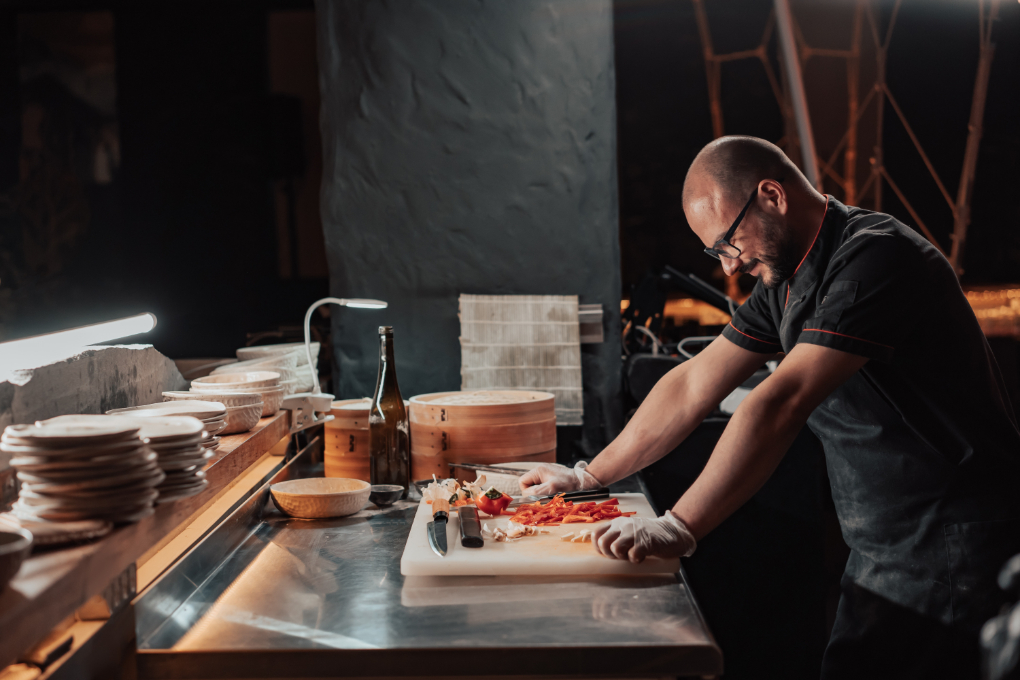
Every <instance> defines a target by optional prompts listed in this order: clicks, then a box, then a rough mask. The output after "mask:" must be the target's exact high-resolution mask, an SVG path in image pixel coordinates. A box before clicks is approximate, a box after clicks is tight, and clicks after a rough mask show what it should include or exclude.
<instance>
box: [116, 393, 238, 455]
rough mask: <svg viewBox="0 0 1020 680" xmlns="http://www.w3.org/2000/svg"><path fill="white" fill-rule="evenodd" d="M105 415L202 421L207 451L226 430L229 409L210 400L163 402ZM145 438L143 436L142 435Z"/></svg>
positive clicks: (204, 444) (212, 447)
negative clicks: (175, 417)
mask: <svg viewBox="0 0 1020 680" xmlns="http://www.w3.org/2000/svg"><path fill="white" fill-rule="evenodd" d="M106 414H107V415H111V416H113V415H123V416H134V417H136V418H151V417H162V416H188V417H191V418H197V419H198V420H201V421H202V424H203V425H204V429H205V436H204V438H203V441H202V445H203V446H205V448H207V449H215V448H216V447H217V446H218V445H219V443H220V438H219V437H218V436H216V435H218V434H220V433H222V432H223V431H225V430H226V429H227V421H228V414H229V409H228V408H227V407H226V406H225V405H224V404H223V403H222V402H218V401H214V400H212V399H209V400H206V401H197V400H190V401H163V402H159V403H157V404H145V405H143V406H131V407H128V408H116V409H113V410H112V411H107V412H106ZM142 436H143V437H144V436H145V435H144V434H143V435H142Z"/></svg>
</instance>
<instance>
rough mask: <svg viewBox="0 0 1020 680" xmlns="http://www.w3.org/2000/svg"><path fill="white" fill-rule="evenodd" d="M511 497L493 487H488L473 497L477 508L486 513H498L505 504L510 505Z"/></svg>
mask: <svg viewBox="0 0 1020 680" xmlns="http://www.w3.org/2000/svg"><path fill="white" fill-rule="evenodd" d="M512 500H513V499H512V498H511V497H510V496H508V495H506V494H505V493H500V492H499V491H496V490H495V489H493V488H490V489H489V490H488V491H486V492H485V493H483V494H481V495H480V496H478V497H477V498H475V505H477V506H478V509H479V510H481V511H482V512H484V513H485V514H486V515H493V516H495V515H498V514H500V513H502V512H503V510H505V509H506V506H508V505H510V501H512Z"/></svg>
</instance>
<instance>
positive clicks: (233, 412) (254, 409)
mask: <svg viewBox="0 0 1020 680" xmlns="http://www.w3.org/2000/svg"><path fill="white" fill-rule="evenodd" d="M191 391H192V392H194V393H196V394H209V395H213V394H217V393H223V392H248V393H254V392H258V393H259V394H260V395H263V398H265V399H268V400H269V402H270V405H269V408H266V402H265V401H259V402H257V403H255V404H249V405H238V406H230V407H228V408H227V427H226V429H225V430H223V432H222V433H221V434H236V433H238V432H247V431H248V430H250V429H251V428H253V427H255V425H256V424H257V423H258V422H259V418H261V417H263V416H265V415H272V414H273V413H276V411H278V410H279V409H280V404H281V403H282V402H283V396H284V394H286V391H285V390H282V389H281V388H280V374H279V373H276V372H274V371H247V372H245V373H225V374H221V375H207V376H206V377H204V378H196V379H194V380H192V381H191ZM266 411H269V413H266Z"/></svg>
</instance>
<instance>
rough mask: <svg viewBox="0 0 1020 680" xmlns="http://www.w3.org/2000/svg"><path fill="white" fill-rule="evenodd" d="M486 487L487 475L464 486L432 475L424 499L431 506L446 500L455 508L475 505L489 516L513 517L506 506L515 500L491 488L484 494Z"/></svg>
mask: <svg viewBox="0 0 1020 680" xmlns="http://www.w3.org/2000/svg"><path fill="white" fill-rule="evenodd" d="M484 485H485V475H479V476H478V479H476V480H475V481H473V482H464V485H463V486H461V484H460V483H459V482H458V481H457V480H456V479H439V478H437V477H436V476H435V475H432V483H431V484H429V485H428V486H427V487H425V490H424V491H423V492H422V498H424V499H425V502H426V503H428V504H429V505H432V504H433V502H434V501H439V500H445V501H449V503H450V505H451V506H452V507H454V508H459V507H462V506H465V505H471V504H474V505H477V506H478V509H479V510H480V511H482V512H484V513H486V514H488V515H494V516H495V515H499V514H506V515H512V514H513V513H512V512H506V506H508V505H510V501H512V500H513V499H512V498H511V497H510V496H508V495H507V494H505V493H502V492H500V491H497V490H496V489H495V488H494V487H491V486H490V487H489V490H488V491H485V492H483V491H482V487H483V486H484Z"/></svg>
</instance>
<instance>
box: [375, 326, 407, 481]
mask: <svg viewBox="0 0 1020 680" xmlns="http://www.w3.org/2000/svg"><path fill="white" fill-rule="evenodd" d="M368 435H369V454H370V456H371V458H370V464H371V474H372V483H373V484H399V485H400V486H402V487H404V493H403V494H402V495H401V498H407V489H408V487H409V485H410V480H411V438H410V425H409V424H408V420H407V409H406V408H404V399H403V397H401V396H400V388H399V387H397V366H396V363H395V362H394V360H393V327H392V326H379V377H378V378H377V379H376V383H375V395H374V396H373V397H372V408H371V410H370V411H369V413H368Z"/></svg>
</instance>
